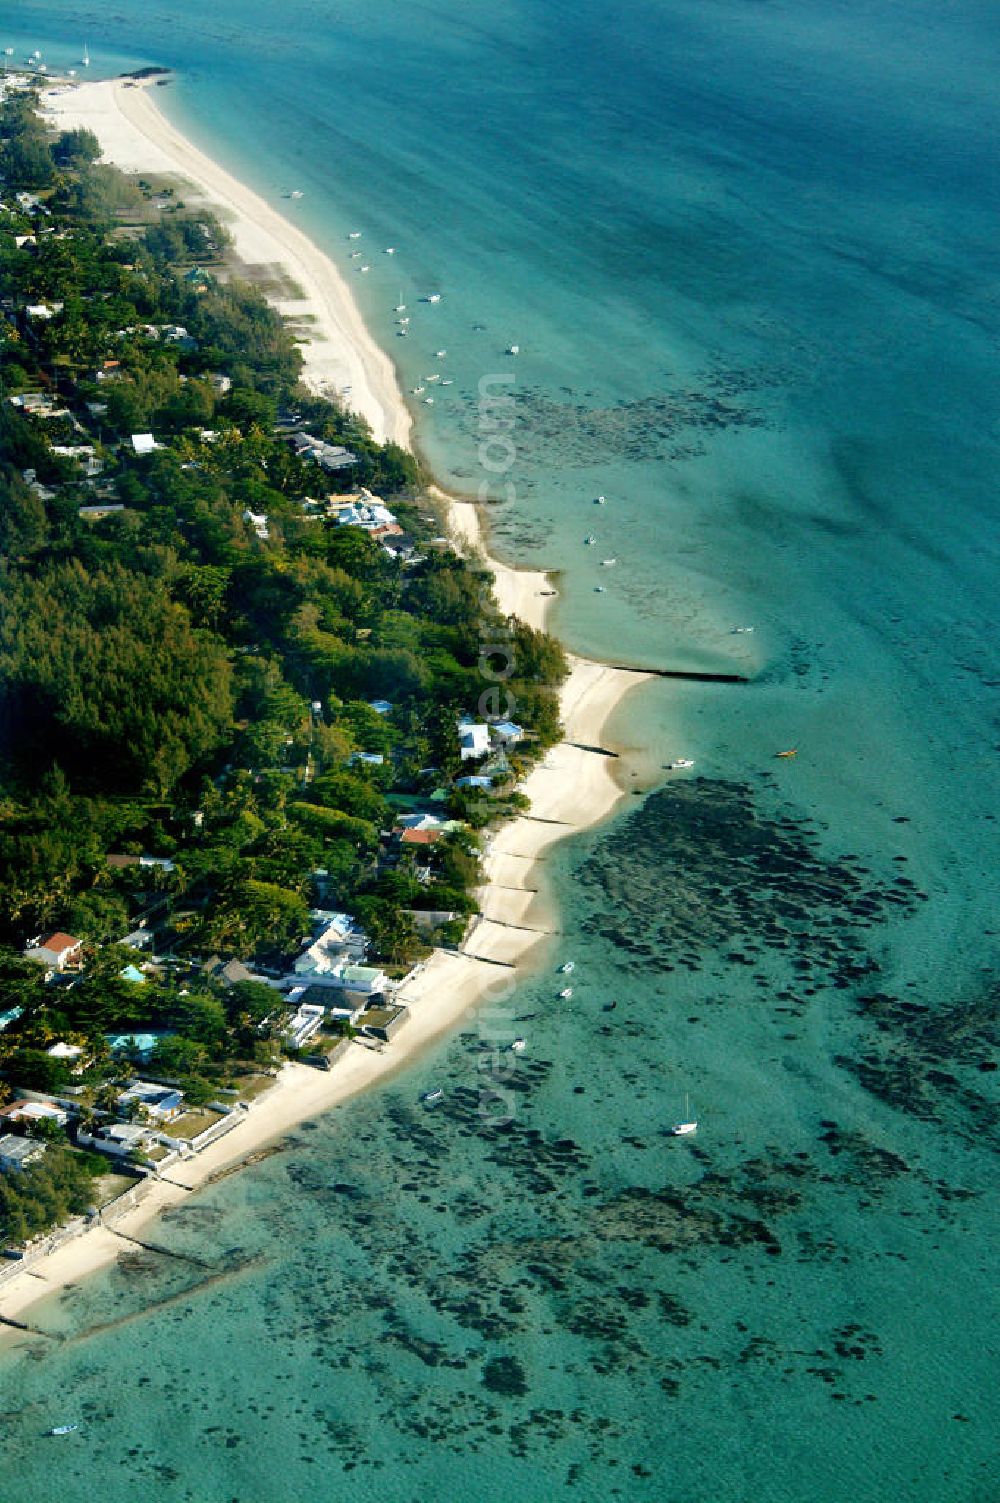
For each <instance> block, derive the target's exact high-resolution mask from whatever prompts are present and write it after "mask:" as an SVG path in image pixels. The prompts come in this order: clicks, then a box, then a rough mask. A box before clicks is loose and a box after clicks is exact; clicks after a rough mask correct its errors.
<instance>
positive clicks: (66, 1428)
mask: <svg viewBox="0 0 1000 1503" xmlns="http://www.w3.org/2000/svg"><path fill="white" fill-rule="evenodd" d="M79 1428H80V1426H79V1425H53V1426H52V1429H51V1430H48V1431H46V1434H48V1435H72V1434H73V1431H74V1430H79Z"/></svg>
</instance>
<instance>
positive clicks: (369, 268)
mask: <svg viewBox="0 0 1000 1503" xmlns="http://www.w3.org/2000/svg"><path fill="white" fill-rule="evenodd" d="M360 270H361V271H371V267H370V266H362V267H361V268H360Z"/></svg>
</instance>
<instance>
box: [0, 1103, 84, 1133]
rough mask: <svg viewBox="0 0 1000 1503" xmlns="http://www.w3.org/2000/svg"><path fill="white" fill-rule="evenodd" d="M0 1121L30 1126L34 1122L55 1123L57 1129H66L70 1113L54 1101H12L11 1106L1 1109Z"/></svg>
mask: <svg viewBox="0 0 1000 1503" xmlns="http://www.w3.org/2000/svg"><path fill="white" fill-rule="evenodd" d="M0 1119H2V1120H3V1121H4V1122H24V1123H26V1124H27V1125H28V1126H30V1125H31V1123H33V1122H54V1123H55V1125H56V1127H65V1126H66V1123H67V1122H68V1121H69V1113H68V1112H67V1111H65V1110H64V1109H63V1107H61V1106H57V1105H56V1104H55V1103H54V1102H52V1101H12V1102H11V1103H10V1105H9V1106H5V1107H2V1108H0Z"/></svg>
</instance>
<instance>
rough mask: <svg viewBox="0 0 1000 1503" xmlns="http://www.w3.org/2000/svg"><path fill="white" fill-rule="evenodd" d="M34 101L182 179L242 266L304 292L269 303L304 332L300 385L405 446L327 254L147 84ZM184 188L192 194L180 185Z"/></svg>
mask: <svg viewBox="0 0 1000 1503" xmlns="http://www.w3.org/2000/svg"><path fill="white" fill-rule="evenodd" d="M43 103H44V106H45V110H46V113H47V114H48V115H49V117H50V118H51V120H52V123H53V124H54V125H56V126H57V127H58V128H59V129H60V130H68V129H73V128H77V127H86V129H88V130H92V131H93V132H94V134H95V135H96V137H97V139H98V140H99V141H100V143H101V148H102V150H103V153H104V159H105V160H106V161H108V162H113V163H114V165H115V166H116V167H120V168H121V169H122V171H123V172H129V173H140V172H142V173H152V174H157V175H163V176H166V177H170V178H182V179H184V181H185V182H186V183H189V184H191V185H192V186H193V187H194V189H195V190H196V196H197V197H199V198H201V199H203V200H204V201H205V202H207V203H208V204H210V205H211V206H212V208H213V209H214V211H215V212H216V213H217V215H218V217H219V219H220V220H221V221H222V222H223V224H225V226H226V228H227V229H228V230H229V232H230V234H231V235H232V237H233V246H234V250H235V252H236V255H237V256H238V257H239V259H240V261H242V262H243V264H244V265H245V266H246V268H247V271H248V274H256V275H258V276H262V277H265V278H266V279H267V280H270V281H273V280H275V279H276V278H277V279H280V280H282V281H285V282H289V281H290V282H291V283H293V284H294V285H295V287H296V288H299V289H301V291H302V292H303V293H304V296H303V297H301V298H298V297H294V298H280V299H277V300H276V301H275V306H276V307H277V308H278V309H279V311H280V312H281V313H283V314H284V315H285V316H286V317H287V318H288V319H289V320H290V321H291V322H292V323H293V324H294V325H295V326H296V331H297V332H298V333H300V335H301V336H302V338H303V339H304V340H305V341H306V342H305V343H304V344H303V346H302V353H303V357H304V359H305V371H304V378H305V380H306V382H307V383H308V385H310V386H311V387H312V388H313V390H314V391H317V392H319V393H320V394H321V395H323V396H329V397H331V398H332V399H334V400H336V401H342V402H343V403H345V405H346V406H348V407H349V408H351V409H352V411H354V412H359V413H361V415H362V416H363V417H365V418H367V420H368V422H369V423H370V424H371V429H372V432H373V434H374V435H375V438H376V439H377V440H378V442H379V443H385V442H386V441H387V440H390V439H391V440H393V441H394V442H396V443H398V444H402V445H403V446H404V447H406V446H407V445H408V443H409V437H410V426H411V420H410V414H409V412H408V410H407V407H406V404H405V402H404V401H403V395H402V392H401V391H400V388H399V383H398V381H397V380H396V372H395V370H394V368H393V365H392V361H391V360H390V359H389V357H388V355H386V353H385V352H384V350H382V349H380V348H379V346H378V345H377V344H376V343H375V341H374V339H372V337H371V335H370V334H369V332H368V330H367V328H366V327H365V324H364V321H363V320H362V318H361V314H360V313H359V312H358V309H357V306H356V304H355V302H354V299H353V298H352V296H351V293H350V290H349V288H348V286H347V282H346V281H345V279H344V277H343V276H342V275H341V273H340V271H339V270H338V269H337V267H336V266H335V264H334V263H333V261H332V260H331V259H330V257H329V256H328V255H326V254H325V253H324V252H323V251H322V250H321V249H320V248H319V247H318V246H316V245H314V244H313V242H312V241H311V240H310V239H309V238H308V236H306V235H304V234H303V232H302V231H301V230H300V229H298V228H297V227H296V226H295V225H294V224H293V223H292V222H291V221H290V220H288V219H286V218H285V217H284V216H283V215H281V214H279V213H278V212H277V211H276V210H275V209H273V208H272V207H271V206H270V204H268V203H266V202H265V201H264V199H262V198H261V197H260V195H259V194H257V193H254V192H253V190H252V189H250V188H248V187H246V186H245V185H244V184H243V183H240V182H238V181H237V180H236V178H234V177H232V176H231V175H230V174H229V173H228V172H226V171H225V169H224V168H222V167H220V166H219V165H218V164H217V163H216V162H213V161H212V159H211V157H207V156H206V155H205V153H204V152H202V151H199V149H198V148H197V146H194V145H193V144H192V143H191V142H190V141H189V140H188V139H187V137H186V136H183V135H181V133H180V131H178V130H177V129H176V128H175V127H174V126H173V125H171V123H170V121H169V120H168V119H167V118H166V116H165V115H163V114H162V113H161V112H160V110H159V109H157V107H156V103H155V99H154V92H153V88H152V87H151V86H144V85H138V84H135V83H133V82H129V81H127V80H122V79H113V80H108V81H107V82H95V83H82V84H76V85H72V84H66V85H59V86H58V87H57V88H53V89H50V90H48V91H47V92H46V93H45V95H44V96H43ZM185 196H186V198H187V200H188V201H189V202H190V201H191V200H192V195H191V194H190V193H189V192H188V193H186V195H185Z"/></svg>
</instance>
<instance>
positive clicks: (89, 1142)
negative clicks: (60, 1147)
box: [76, 1122, 157, 1158]
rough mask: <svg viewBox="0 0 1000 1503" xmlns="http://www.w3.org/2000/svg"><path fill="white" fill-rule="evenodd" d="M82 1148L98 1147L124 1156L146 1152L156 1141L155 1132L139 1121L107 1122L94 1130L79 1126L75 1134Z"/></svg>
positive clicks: (105, 1151)
mask: <svg viewBox="0 0 1000 1503" xmlns="http://www.w3.org/2000/svg"><path fill="white" fill-rule="evenodd" d="M76 1138H77V1142H78V1143H79V1144H80V1146H81V1147H82V1148H99V1149H100V1150H101V1152H102V1153H113V1154H115V1155H116V1156H118V1157H120V1158H124V1157H125V1156H126V1154H129V1153H148V1152H149V1150H150V1149H151V1148H152V1147H153V1146H154V1144H155V1143H156V1141H157V1140H156V1134H155V1133H154V1132H152V1131H151V1130H150V1129H149V1128H148V1127H146V1126H144V1124H143V1123H141V1122H108V1123H105V1124H104V1125H103V1126H102V1127H97V1128H95V1129H94V1131H93V1132H92V1133H91V1132H86V1131H85V1130H84V1129H83V1128H80V1129H79V1130H78V1132H77V1135H76Z"/></svg>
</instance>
